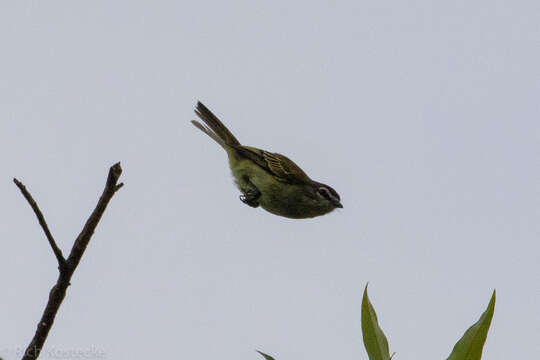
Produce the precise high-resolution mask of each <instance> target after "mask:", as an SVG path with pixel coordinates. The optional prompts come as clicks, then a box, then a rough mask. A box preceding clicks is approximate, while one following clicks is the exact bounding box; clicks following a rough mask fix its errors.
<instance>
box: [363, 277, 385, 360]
mask: <svg viewBox="0 0 540 360" xmlns="http://www.w3.org/2000/svg"><path fill="white" fill-rule="evenodd" d="M362 336H363V338H364V346H365V347H366V351H367V353H368V356H369V360H389V359H391V357H390V350H389V349H388V340H387V339H386V336H385V335H384V333H383V331H382V330H381V328H380V327H379V322H378V321H377V314H376V313H375V309H374V308H373V305H371V302H370V301H369V298H368V293H367V285H366V288H365V289H364V296H363V297H362Z"/></svg>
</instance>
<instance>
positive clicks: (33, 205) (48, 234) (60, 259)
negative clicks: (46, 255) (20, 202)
mask: <svg viewBox="0 0 540 360" xmlns="http://www.w3.org/2000/svg"><path fill="white" fill-rule="evenodd" d="M13 182H14V183H15V185H17V187H18V188H19V189H20V190H21V192H22V194H23V196H24V198H25V199H26V201H28V203H29V204H30V207H31V208H32V210H34V213H35V214H36V216H37V219H38V221H39V225H41V228H42V229H43V231H44V232H45V236H46V237H47V240H49V244H50V245H51V248H52V251H53V252H54V256H56V259H57V260H58V268H59V269H60V268H62V267H63V266H64V265H65V264H66V259H64V255H62V250H60V248H59V247H58V245H56V241H55V240H54V238H53V236H52V234H51V232H50V231H49V226H48V225H47V222H46V221H45V217H44V216H43V213H42V212H41V210H40V209H39V206H38V204H37V203H36V201H35V200H34V198H32V195H30V193H29V192H28V190H26V186H24V185H23V183H22V182H20V181H19V180H17V179H13Z"/></svg>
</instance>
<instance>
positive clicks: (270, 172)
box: [192, 102, 343, 219]
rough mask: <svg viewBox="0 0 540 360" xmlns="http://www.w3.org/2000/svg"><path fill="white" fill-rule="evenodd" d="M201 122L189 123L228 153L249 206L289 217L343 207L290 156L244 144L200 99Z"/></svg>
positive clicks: (197, 112)
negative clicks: (259, 207)
mask: <svg viewBox="0 0 540 360" xmlns="http://www.w3.org/2000/svg"><path fill="white" fill-rule="evenodd" d="M195 113H196V114H197V116H198V117H199V118H200V119H201V120H202V121H203V122H204V124H205V125H206V126H205V125H203V124H201V123H200V122H198V121H195V120H193V121H192V123H193V125H195V126H196V127H197V128H199V129H200V130H201V131H203V132H204V133H206V134H207V135H208V136H210V137H211V138H212V139H214V140H215V141H216V142H217V143H218V144H220V145H221V146H222V147H223V148H224V149H225V151H227V155H228V156H229V166H230V168H231V171H232V174H233V177H234V180H235V182H236V185H237V186H238V188H239V189H240V191H241V192H242V194H243V195H242V196H241V197H240V199H241V200H242V201H243V202H244V203H246V204H248V205H250V206H252V207H257V206H259V205H260V206H261V207H262V208H263V209H265V210H267V211H269V212H271V213H273V214H276V215H280V216H285V217H288V218H295V219H300V218H311V217H315V216H319V215H324V214H327V213H329V212H331V211H332V210H334V209H335V208H341V207H343V206H342V205H341V202H340V197H339V195H338V194H337V192H336V191H335V190H334V189H332V188H331V187H330V186H328V185H324V184H322V183H319V182H316V181H313V180H311V179H310V178H309V176H307V175H306V173H305V172H304V171H303V170H302V169H300V167H299V166H298V165H296V164H295V163H294V162H293V161H292V160H290V159H289V158H287V157H286V156H284V155H280V154H277V153H271V152H268V151H264V150H260V149H257V148H254V147H250V146H243V145H241V144H240V142H239V141H238V140H237V139H236V138H235V137H234V135H233V134H232V133H231V132H230V131H229V129H227V127H226V126H225V125H223V123H222V122H221V121H220V120H219V119H218V118H217V117H216V116H215V115H214V114H213V113H212V112H211V111H210V110H209V109H208V108H207V107H206V106H204V105H203V104H202V103H201V102H198V103H197V107H196V109H195Z"/></svg>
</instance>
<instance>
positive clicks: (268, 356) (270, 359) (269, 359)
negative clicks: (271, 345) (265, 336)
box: [257, 350, 275, 360]
mask: <svg viewBox="0 0 540 360" xmlns="http://www.w3.org/2000/svg"><path fill="white" fill-rule="evenodd" d="M257 352H258V353H259V354H261V355H262V356H263V357H264V358H265V359H266V360H275V359H274V358H273V357H271V356H270V355H266V354H265V353H263V352H262V351H259V350H257Z"/></svg>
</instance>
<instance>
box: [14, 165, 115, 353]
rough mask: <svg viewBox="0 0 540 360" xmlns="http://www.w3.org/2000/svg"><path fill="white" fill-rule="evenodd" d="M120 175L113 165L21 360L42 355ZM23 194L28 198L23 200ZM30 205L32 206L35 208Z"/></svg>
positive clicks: (62, 268) (31, 202)
mask: <svg viewBox="0 0 540 360" xmlns="http://www.w3.org/2000/svg"><path fill="white" fill-rule="evenodd" d="M121 174H122V168H121V167H120V163H116V164H114V165H113V166H111V168H110V170H109V175H108V177H107V183H106V184H105V189H104V190H103V194H101V197H100V198H99V201H98V203H97V205H96V208H95V209H94V211H93V212H92V214H91V215H90V217H89V218H88V220H87V221H86V224H85V225H84V227H83V229H82V231H81V233H80V234H79V236H77V239H76V240H75V243H74V244H73V248H72V249H71V253H70V254H69V256H68V258H67V259H66V260H65V266H61V267H60V274H59V275H58V280H57V281H56V284H55V285H54V286H53V287H52V289H51V291H50V293H49V300H48V302H47V305H46V307H45V310H44V311H43V315H42V316H41V320H40V321H39V323H38V326H37V329H36V332H35V334H34V337H33V339H32V341H31V342H30V345H28V347H27V348H26V351H25V353H24V356H23V358H22V360H34V359H37V358H38V357H39V353H40V352H41V349H42V348H43V344H44V343H45V340H46V339H47V335H48V334H49V331H50V330H51V327H52V325H53V322H54V319H55V317H56V314H57V312H58V310H59V309H60V305H61V304H62V301H63V300H64V297H65V296H66V290H67V288H68V286H69V285H70V283H69V282H70V280H71V277H72V276H73V273H74V272H75V269H76V268H77V265H78V264H79V262H80V261H81V258H82V256H83V254H84V250H85V249H86V247H87V246H88V243H89V242H90V238H91V237H92V235H93V234H94V231H95V229H96V227H97V225H98V223H99V220H100V219H101V216H102V215H103V213H104V212H105V209H106V208H107V204H108V203H109V201H110V200H111V199H112V197H113V196H114V194H115V193H116V191H117V190H118V189H120V187H122V184H118V179H119V178H120V175H121ZM14 181H15V183H16V184H17V186H19V188H20V189H21V191H22V192H23V195H25V198H26V199H27V200H28V201H29V202H30V205H31V206H32V208H33V209H34V211H35V212H36V215H38V219H40V218H41V219H43V215H42V214H41V211H39V208H38V207H37V204H35V201H34V200H33V199H32V197H31V196H30V194H28V192H27V191H26V189H25V188H24V185H22V184H21V183H20V182H19V181H18V180H16V179H15V180H14ZM19 184H20V185H19ZM26 194H28V197H27V196H26ZM30 200H31V201H30ZM33 204H35V207H34V205H33ZM36 209H37V211H36ZM38 212H39V214H38ZM40 216H41V217H40ZM43 223H45V220H43ZM40 224H41V220H40ZM46 226H47V225H46V224H45V225H42V227H44V230H45V228H46ZM47 231H48V229H47ZM46 233H47V232H46ZM49 234H50V232H49ZM51 238H52V236H51ZM55 254H56V252H55ZM62 259H63V257H62Z"/></svg>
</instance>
